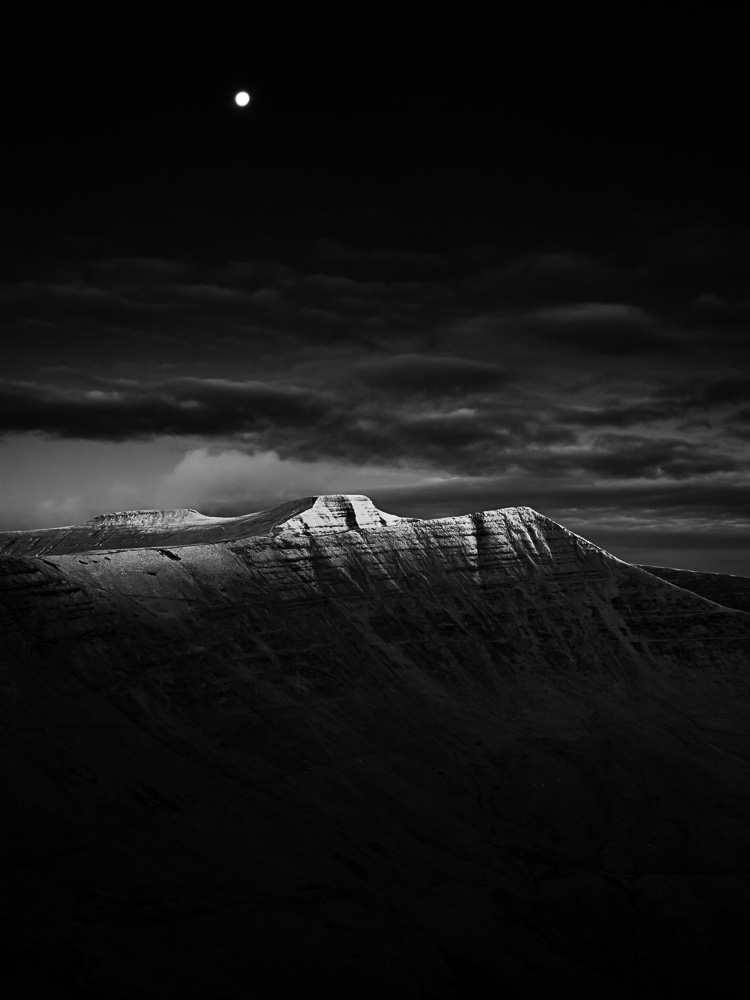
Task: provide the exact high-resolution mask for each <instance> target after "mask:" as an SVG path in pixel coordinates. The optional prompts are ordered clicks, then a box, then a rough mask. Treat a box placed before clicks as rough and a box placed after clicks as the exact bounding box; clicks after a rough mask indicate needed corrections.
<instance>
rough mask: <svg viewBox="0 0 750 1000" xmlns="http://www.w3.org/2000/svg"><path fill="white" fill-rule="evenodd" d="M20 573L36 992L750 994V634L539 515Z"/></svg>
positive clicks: (12, 750)
mask: <svg viewBox="0 0 750 1000" xmlns="http://www.w3.org/2000/svg"><path fill="white" fill-rule="evenodd" d="M0 547H1V548H0V551H2V553H4V554H2V555H0V635H1V636H2V650H3V658H4V667H3V671H2V682H3V685H4V701H3V705H4V714H3V727H4V728H3V740H4V747H5V751H4V752H5V754H6V758H5V759H6V761H7V767H6V773H7V774H8V775H9V782H8V786H7V791H6V795H5V806H4V822H3V825H2V830H1V831H0V835H2V837H4V838H5V842H6V843H5V847H4V857H5V858H6V859H7V861H8V863H7V869H8V872H7V874H8V878H7V880H6V886H7V889H6V891H5V903H6V912H7V913H9V914H11V916H12V919H11V921H10V923H9V926H8V928H7V930H6V935H5V937H6V942H7V943H8V944H9V947H10V948H11V950H12V953H13V955H14V956H18V955H21V956H25V957H23V958H22V959H21V960H20V963H19V961H18V960H17V959H13V961H14V962H15V969H16V971H15V975H16V980H15V982H17V983H18V984H19V985H18V987H17V991H16V993H15V994H14V995H15V996H24V995H26V994H24V993H23V992H19V990H21V989H23V988H25V987H28V990H29V992H28V995H29V996H31V995H35V994H34V990H36V992H37V994H38V993H39V992H40V991H41V993H42V994H44V993H45V991H46V994H47V995H50V996H54V995H60V996H67V995H70V996H77V997H78V996H92V997H93V996H103V995H106V996H108V997H120V996H123V997H124V996H132V995H133V994H134V993H138V992H140V993H143V992H144V990H146V987H145V986H144V984H147V986H148V989H147V990H146V992H148V991H150V995H154V996H170V995H180V996H184V997H192V996H196V997H198V996H204V995H215V996H232V997H233V996H238V995H245V993H249V992H252V993H253V995H256V996H268V997H276V996H282V995H283V996H302V995H305V994H306V992H307V991H309V988H310V983H311V982H314V983H315V987H316V989H320V990H323V991H324V992H327V993H328V994H330V995H334V996H337V995H340V996H352V997H355V996H356V997H363V998H365V997H382V996H394V997H415V998H416V997H434V998H446V1000H447V998H451V997H469V996H470V997H475V996H476V997H481V996H485V995H490V994H491V995H495V992H501V993H503V995H506V996H508V997H558V996H566V995H572V994H575V995H577V996H579V997H591V998H594V997H596V998H597V1000H598V998H599V997H601V996H607V997H613V998H626V997H654V998H657V997H664V998H667V997H671V996H674V995H676V993H679V992H680V991H687V990H688V989H690V988H694V989H697V990H698V991H699V992H701V991H703V992H713V993H714V994H717V993H721V995H722V996H734V995H737V996H739V995H741V992H740V991H741V990H742V989H744V987H745V981H746V968H745V964H744V958H742V956H743V955H744V930H743V918H742V917H741V915H742V914H743V913H744V912H746V909H747V906H748V904H750V885H749V884H748V881H747V859H746V853H747V842H748V837H750V805H749V803H750V796H748V792H749V791H750V787H749V785H750V778H749V775H750V739H748V728H749V727H750V697H749V696H750V684H749V679H748V665H749V663H750V615H748V614H746V613H744V612H743V611H741V610H737V609H732V608H729V607H726V606H724V605H722V604H720V603H717V602H716V601H714V600H709V599H706V598H705V597H701V596H698V595H697V594H695V593H691V592H690V591H689V590H686V589H685V588H684V587H681V586H676V585H674V584H673V583H671V582H669V581H667V580H663V579H660V578H659V577H658V576H657V575H655V571H654V570H653V569H651V568H650V571H649V572H647V571H646V570H644V569H642V568H639V567H635V566H631V565H629V564H627V563H624V562H622V561H621V560H618V559H616V558H615V557H613V556H611V555H610V554H609V553H607V552H605V551H604V550H602V549H600V548H598V547H597V546H595V545H592V544H591V543H589V542H587V541H586V540H585V539H583V538H581V537H580V536H578V535H575V534H574V533H572V532H570V531H568V530H567V529H565V528H564V527H562V526H561V525H559V524H556V523H555V522H554V521H551V520H550V519H548V518H546V517H544V516H543V515H541V514H539V513H537V512H536V511H533V510H531V509H530V508H527V507H521V508H509V509H505V510H496V511H486V512H483V513H477V514H471V515H465V516H460V517H450V518H442V519H438V520H431V521H426V520H418V519H413V518H398V517H395V516H394V515H391V514H385V513H383V512H379V511H378V510H377V509H376V508H375V507H374V506H373V505H372V503H371V502H370V501H369V500H368V499H367V498H366V497H358V496H357V497H353V496H352V497H346V496H329V497H307V498H304V499H301V500H297V501H291V502H290V503H288V504H284V505H282V506H280V507H277V508H275V509H274V510H272V511H268V512H261V513H257V514H250V515H247V516H246V517H239V518H206V517H203V516H202V515H200V514H198V513H197V512H196V511H168V512H154V511H145V512H144V511H138V512H126V513H124V514H115V515H106V516H104V517H102V518H95V519H94V520H93V521H91V522H89V523H88V524H86V525H82V526H74V527H70V528H65V529H50V530H49V531H46V532H42V531H39V532H7V533H4V534H3V535H2V536H0ZM133 956H137V957H136V958H135V959H134V957H133ZM8 961H9V962H10V959H9V960H8ZM8 967H9V966H6V968H8ZM51 989H59V992H58V993H54V992H52V993H50V990H51ZM66 990H67V992H65V991H66Z"/></svg>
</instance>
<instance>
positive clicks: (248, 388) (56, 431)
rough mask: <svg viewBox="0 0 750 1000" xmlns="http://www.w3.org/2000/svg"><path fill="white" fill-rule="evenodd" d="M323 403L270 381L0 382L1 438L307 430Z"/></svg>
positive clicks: (104, 437) (117, 437)
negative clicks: (85, 386)
mask: <svg viewBox="0 0 750 1000" xmlns="http://www.w3.org/2000/svg"><path fill="white" fill-rule="evenodd" d="M325 410H326V404H325V402H324V401H323V399H322V398H321V397H320V396H319V395H318V394H316V393H315V392H313V391H311V390H306V389H301V388H297V387H295V386H289V385H283V384H272V383H265V382H255V381H247V382H233V381H231V380H229V379H199V378H194V377H188V378H181V379H172V380H168V381H163V382H157V383H151V384H140V383H137V382H134V381H132V380H125V379H120V380H110V381H109V382H107V381H105V380H103V379H102V380H99V388H96V389H89V390H74V389H64V388H60V387H59V386H45V385H40V384H37V383H30V382H26V383H22V382H11V381H9V380H3V381H0V432H6V433H7V432H18V431H42V432H44V433H46V434H49V435H53V436H56V437H77V438H89V439H98V440H110V441H121V440H125V439H129V438H133V439H138V438H144V437H153V436H156V435H164V434H176V435H180V434H183V435H184V434H192V435H195V434H198V435H208V436H215V435H220V434H233V433H241V432H251V431H257V430H263V429H264V428H267V427H268V426H269V425H271V424H272V425H274V426H277V427H301V426H306V425H308V424H309V423H310V422H315V421H317V420H320V419H321V417H322V415H323V414H324V413H325Z"/></svg>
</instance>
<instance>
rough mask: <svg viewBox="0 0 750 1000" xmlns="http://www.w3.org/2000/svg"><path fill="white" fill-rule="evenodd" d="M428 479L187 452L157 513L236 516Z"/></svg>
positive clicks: (166, 484) (270, 456)
mask: <svg viewBox="0 0 750 1000" xmlns="http://www.w3.org/2000/svg"><path fill="white" fill-rule="evenodd" d="M423 480H424V477H421V476H419V475H415V474H414V473H409V472H405V471H403V470H399V469H393V468H388V467H378V466H369V465H359V466H351V465H344V464H341V463H337V462H335V461H324V460H313V461H307V462H305V461H301V460H299V459H286V460H285V459H282V458H280V456H279V455H278V454H277V453H276V452H273V451H263V452H258V453H256V454H254V455H247V454H245V453H244V452H241V451H237V450H235V449H225V450H220V451H215V452H211V451H210V450H209V449H208V448H196V449H192V450H190V451H188V452H187V453H186V454H185V456H184V457H183V458H182V459H181V461H180V462H179V463H178V464H177V466H176V467H175V469H174V470H173V471H172V472H171V473H169V474H168V475H167V476H166V477H165V479H164V481H163V482H162V483H161V485H160V487H159V490H158V493H157V504H158V506H159V507H166V508H172V507H186V506H189V507H194V508H195V509H198V510H200V511H202V512H203V513H208V514H214V515H218V516H234V515H237V514H247V513H252V512H253V511H256V510H264V509H266V508H268V507H272V506H275V505H276V504H278V503H281V502H282V501H284V500H293V499H296V498H297V497H303V496H315V495H319V494H325V493H364V494H365V495H368V494H369V492H371V491H372V490H373V489H374V488H378V489H382V488H384V487H385V488H387V487H388V486H394V485H395V486H399V485H400V486H404V485H407V486H409V485H413V484H416V483H419V482H422V481H423Z"/></svg>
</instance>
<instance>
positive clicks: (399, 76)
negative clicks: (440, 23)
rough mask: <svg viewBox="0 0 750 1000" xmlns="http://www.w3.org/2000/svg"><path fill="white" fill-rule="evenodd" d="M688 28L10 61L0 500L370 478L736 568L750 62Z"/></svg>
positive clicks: (361, 482)
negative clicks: (18, 67)
mask: <svg viewBox="0 0 750 1000" xmlns="http://www.w3.org/2000/svg"><path fill="white" fill-rule="evenodd" d="M478 34H480V35H481V32H479V33H478ZM605 42H606V40H605ZM625 48H626V49H627V47H625ZM657 49H658V47H657ZM719 55H721V53H719ZM704 56H705V53H703V52H702V51H701V50H700V49H696V48H695V47H693V48H691V47H690V46H679V45H675V46H674V47H673V49H672V50H670V51H669V52H667V53H666V54H665V52H664V51H663V50H661V51H653V50H652V51H648V52H646V51H645V50H644V51H641V50H639V49H638V48H637V47H636V48H631V49H627V51H623V47H621V48H620V50H619V51H618V54H617V56H615V55H614V54H613V51H612V50H611V48H609V47H608V46H607V45H606V44H598V45H596V46H595V47H593V51H588V52H587V53H586V55H585V58H584V57H581V56H580V55H576V57H573V56H572V55H571V54H570V51H569V50H568V49H566V47H565V46H564V45H561V46H560V48H559V51H558V53H557V56H556V57H554V58H552V57H549V56H548V55H547V54H545V55H544V56H542V55H541V54H539V53H537V52H536V51H535V48H534V45H533V39H531V40H530V39H529V38H528V37H526V38H525V40H524V41H523V44H522V43H521V41H520V40H519V39H518V38H514V37H513V36H512V35H508V36H507V37H506V36H503V37H502V38H500V39H498V38H495V39H492V40H488V39H483V40H476V39H475V40H474V41H473V42H469V41H461V40H452V38H451V35H450V33H446V37H445V38H439V37H438V38H434V39H430V38H422V39H420V40H418V41H413V40H412V41H409V42H406V41H399V40H395V41H394V40H391V41H383V42H369V41H367V40H366V36H360V35H356V36H354V37H353V38H352V39H350V42H349V44H348V45H346V46H337V45H335V44H333V43H330V44H328V45H327V46H322V45H320V44H318V43H316V44H305V43H304V40H302V41H297V42H296V43H295V44H291V43H289V44H280V43H278V42H277V43H275V44H274V43H269V44H267V45H262V44H255V45H251V44H247V45H231V46H230V45H227V46H226V48H220V49H216V50H213V49H212V50H210V51H206V52H202V51H198V52H196V51H192V52H191V54H190V57H187V56H185V57H184V58H183V59H181V60H170V63H169V65H166V64H165V60H164V59H161V60H159V59H154V58H153V56H150V57H149V58H145V57H144V58H142V59H141V58H139V57H138V54H137V52H131V53H130V54H129V56H128V58H123V57H122V55H120V56H115V55H114V54H113V53H110V52H108V51H107V50H106V49H104V50H98V52H97V55H96V57H94V56H93V55H91V54H90V53H89V54H86V52H85V51H83V50H82V53H81V54H78V55H77V56H76V57H75V58H73V57H71V56H70V53H69V52H68V51H67V50H66V51H65V52H64V53H62V54H60V55H59V56H58V57H57V58H56V59H53V60H50V59H46V60H39V61H38V63H37V64H34V65H32V66H30V67H29V68H28V70H27V72H26V73H25V74H24V75H23V76H22V77H19V76H18V75H13V74H9V73H6V75H5V77H4V79H3V88H2V114H3V127H4V140H5V142H4V145H5V150H6V152H5V155H4V160H5V165H6V166H8V165H9V166H10V169H11V174H12V176H11V180H10V182H8V181H7V180H6V182H5V184H6V186H5V191H4V194H5V199H4V202H5V206H4V213H3V215H4V220H3V227H2V231H3V240H2V271H1V272H0V316H1V317H2V319H1V322H2V355H1V358H2V360H1V362H0V529H2V530H8V529H20V528H33V527H49V526H54V525H63V524H73V523H80V522H81V521H84V520H87V519H88V518H91V517H93V516H95V515H97V514H100V513H103V512H107V511H113V510H126V509H135V508H152V507H170V508H171V507H193V508H196V509H198V510H200V511H202V512H203V513H206V514H222V515H232V514H244V513H249V512H251V511H254V510H259V509H262V508H265V507H268V506H271V505H273V504H275V503H277V502H280V501H283V500H285V499H289V498H292V497H298V496H305V495H310V494H319V493H365V494H367V495H368V496H370V497H371V498H372V499H373V501H374V502H375V503H376V504H377V505H378V506H379V507H381V508H383V509H384V510H387V511H390V512H392V513H396V514H402V515H410V516H422V517H441V516H446V515H450V514H459V513H469V512H471V511H477V510H486V509H492V508H498V507H508V506H514V505H528V506H531V507H534V508H535V509H536V510H538V511H540V512H541V513H543V514H546V515H548V516H549V517H552V518H554V519H555V520H557V521H560V522H561V523H562V524H564V525H566V526H567V527H569V528H571V529H572V530H574V531H577V532H578V533H580V534H582V535H584V536H585V537H586V538H589V539H591V540H592V541H594V542H596V543H597V544H600V545H603V546H604V547H605V548H607V549H609V550H610V551H611V552H613V553H614V554H615V555H617V556H619V557H620V558H623V559H626V560H628V561H630V562H641V563H651V564H661V565H671V566H676V567H683V568H687V569H705V570H716V571H721V572H730V573H741V574H745V575H750V531H748V527H749V526H750V490H749V487H750V215H749V213H748V195H747V188H748V179H747V173H748V171H747V156H746V152H745V150H744V146H745V140H746V132H747V122H748V118H749V116H748V111H749V108H748V103H749V102H748V96H747V93H748V84H747V82H746V80H745V78H744V76H743V73H744V68H743V66H742V64H741V63H738V62H737V61H736V60H734V59H733V58H731V57H730V56H729V55H727V57H726V58H717V57H716V53H715V52H714V53H713V54H712V58H711V59H710V60H708V58H707V57H705V58H704ZM709 70H710V71H709ZM239 90H247V91H248V92H249V93H250V94H251V97H252V100H251V102H250V104H249V105H248V106H247V107H246V108H239V107H237V106H236V105H235V104H234V101H233V98H234V94H235V93H236V92H237V91H239Z"/></svg>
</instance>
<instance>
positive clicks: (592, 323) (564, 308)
mask: <svg viewBox="0 0 750 1000" xmlns="http://www.w3.org/2000/svg"><path fill="white" fill-rule="evenodd" d="M523 324H524V326H525V327H527V328H528V329H530V330H532V331H539V332H541V334H542V335H543V336H544V337H545V339H547V340H548V341H551V342H553V343H557V344H562V345H571V346H574V347H578V348H582V349H584V350H586V351H590V352H592V353H595V354H605V355H606V354H610V355H617V354H644V353H646V354H647V353H652V352H656V351H664V350H667V349H668V350H670V351H674V350H675V349H679V347H680V343H679V341H678V340H676V339H675V338H674V337H673V336H669V335H668V334H666V333H665V332H664V331H663V330H660V329H659V328H658V327H657V325H656V323H655V321H654V319H653V317H652V316H651V315H649V313H647V312H646V311H645V310H644V309H641V308H640V307H638V306H633V305H627V304H623V303H617V302H576V303H569V304H564V305H555V306H546V307H544V308H541V309H536V310H532V311H531V312H528V313H526V314H525V316H524V317H523Z"/></svg>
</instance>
